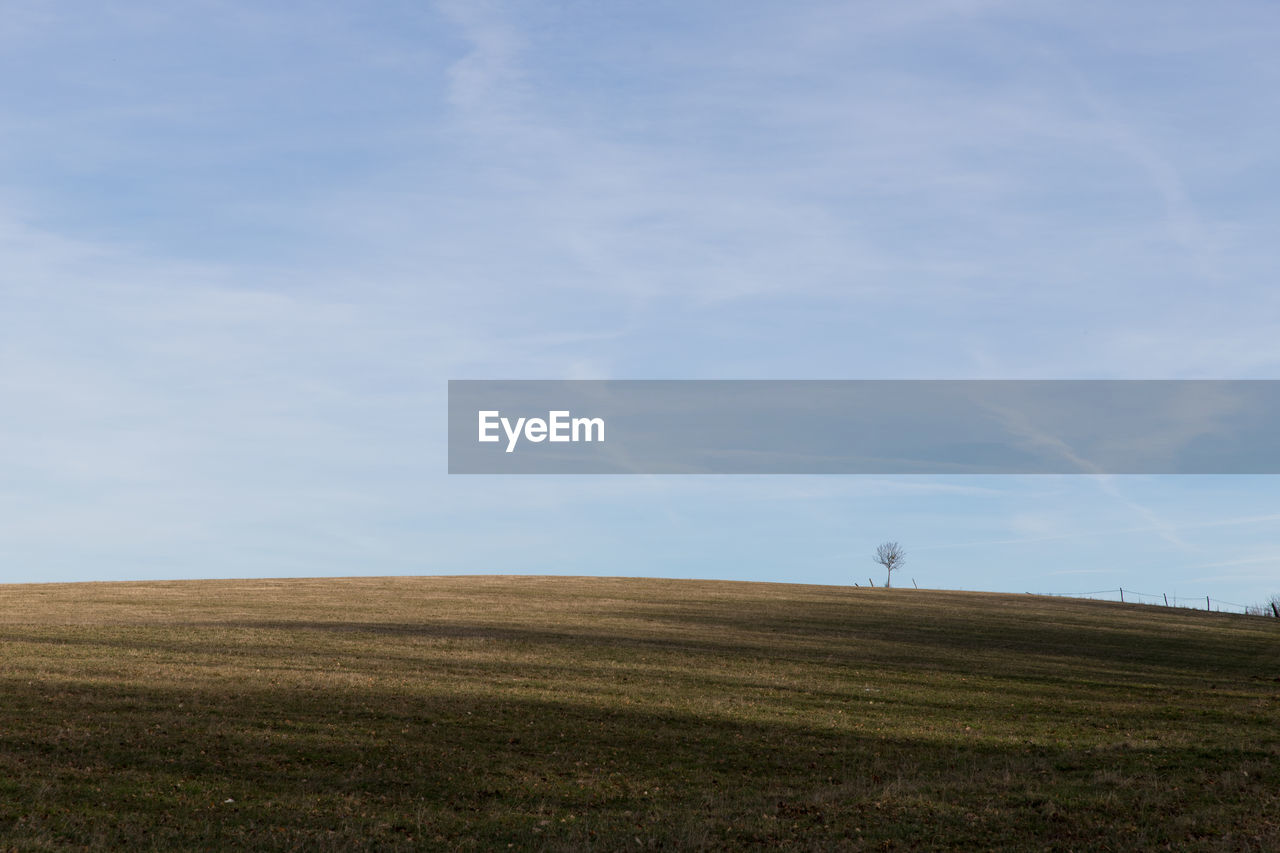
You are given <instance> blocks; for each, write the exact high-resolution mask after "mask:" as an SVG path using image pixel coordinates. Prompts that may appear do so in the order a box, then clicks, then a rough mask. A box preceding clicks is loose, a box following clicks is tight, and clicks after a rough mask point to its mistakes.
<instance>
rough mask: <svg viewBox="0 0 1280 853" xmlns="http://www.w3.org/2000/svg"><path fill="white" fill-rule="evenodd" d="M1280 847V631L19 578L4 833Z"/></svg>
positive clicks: (1113, 611) (1074, 607)
mask: <svg viewBox="0 0 1280 853" xmlns="http://www.w3.org/2000/svg"><path fill="white" fill-rule="evenodd" d="M77 846H78V847H84V846H89V847H93V848H103V847H130V848H135V849H137V848H145V849H151V848H160V849H210V848H222V847H239V848H244V849H255V850H296V849H306V850H317V849H319V850H324V849H335V850H336V849H344V850H345V849H378V850H410V849H476V850H491V849H508V848H510V849H548V850H585V849H601V850H622V849H689V848H693V849H699V848H701V849H707V848H711V849H742V848H757V849H759V848H766V849H774V848H781V849H788V848H793V849H833V848H834V849H938V848H943V849H945V848H963V849H974V848H981V849H1027V848H1035V849H1062V850H1069V849H1090V850H1105V849H1112V850H1131V849H1160V848H1170V849H1178V850H1196V849H1203V850H1218V849H1224V850H1265V849H1270V850H1276V849H1280V620H1275V619H1266V618H1262V617H1249V616H1235V615H1228V614H1220V613H1206V612H1200V611H1191V610H1182V609H1169V608H1159V607H1148V606H1142V605H1123V604H1116V603H1109V602H1095V601H1076V600H1063V599H1046V598H1039V597H1033V596H1014V595H1003V594H999V595H998V594H982V593H962V592H937V591H925V590H919V591H917V590H896V589H895V590H884V589H866V588H862V589H854V588H846V587H820V586H804V585H790V584H754V583H738V582H724V581H681V580H655V579H626V578H567V577H496V576H491V577H437V578H346V579H314V580H313V579H288V580H235V581H175V582H139V583H85V584H42V585H10V586H0V849H3V848H6V847H11V848H15V849H23V850H26V849H62V848H67V847H77Z"/></svg>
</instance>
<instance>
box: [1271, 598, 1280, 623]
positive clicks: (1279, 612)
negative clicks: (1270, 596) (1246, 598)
mask: <svg viewBox="0 0 1280 853" xmlns="http://www.w3.org/2000/svg"><path fill="white" fill-rule="evenodd" d="M1271 612H1272V613H1273V614H1274V615H1275V617H1276V618H1277V619H1280V607H1277V606H1276V603H1275V602H1274V601H1273V602H1271Z"/></svg>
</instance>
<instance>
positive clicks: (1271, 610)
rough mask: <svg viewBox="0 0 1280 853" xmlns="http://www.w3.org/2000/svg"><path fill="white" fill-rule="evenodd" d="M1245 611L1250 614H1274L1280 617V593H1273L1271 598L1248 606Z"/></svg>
mask: <svg viewBox="0 0 1280 853" xmlns="http://www.w3.org/2000/svg"><path fill="white" fill-rule="evenodd" d="M1244 612H1245V613H1248V614H1249V615H1250V616H1274V617H1276V618H1278V619H1280V595H1273V596H1271V598H1270V600H1268V601H1265V602H1263V603H1262V604H1255V605H1253V606H1252V607H1246V608H1245V610H1244Z"/></svg>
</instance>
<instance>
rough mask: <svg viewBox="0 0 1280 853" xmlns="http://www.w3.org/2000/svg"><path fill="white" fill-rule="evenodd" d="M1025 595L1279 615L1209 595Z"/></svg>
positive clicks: (1134, 592) (1263, 607) (1131, 591)
mask: <svg viewBox="0 0 1280 853" xmlns="http://www.w3.org/2000/svg"><path fill="white" fill-rule="evenodd" d="M1027 595H1048V596H1054V597H1058V598H1093V599H1098V600H1100V601H1120V602H1124V603H1125V604H1154V605H1158V606H1162V607H1184V608H1188V609H1191V610H1210V611H1214V612H1218V613H1255V614H1258V615H1266V616H1272V615H1280V614H1274V613H1273V612H1270V609H1271V605H1270V604H1266V605H1248V604H1237V603H1236V602H1234V601H1223V600H1222V599H1219V598H1213V597H1212V596H1208V595H1203V596H1199V595H1197V596H1191V597H1188V596H1185V595H1182V596H1180V595H1177V594H1176V593H1175V594H1174V595H1170V594H1168V593H1165V592H1161V593H1154V592H1140V591H1139V590H1136V589H1125V588H1122V587H1117V588H1116V589H1096V590H1092V591H1090V592H1028V593H1027Z"/></svg>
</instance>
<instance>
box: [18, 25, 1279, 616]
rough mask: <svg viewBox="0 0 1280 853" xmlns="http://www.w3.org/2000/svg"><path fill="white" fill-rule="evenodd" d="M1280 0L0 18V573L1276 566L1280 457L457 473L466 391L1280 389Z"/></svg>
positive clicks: (1197, 575)
mask: <svg viewBox="0 0 1280 853" xmlns="http://www.w3.org/2000/svg"><path fill="white" fill-rule="evenodd" d="M1277 32H1280V8H1277V7H1276V6H1275V4H1271V3H1264V2H1256V3H1248V2H1238V3H1224V4H1215V5H1214V6H1212V7H1210V6H1207V5H1205V4H1202V3H1190V2H1185V3H1184V2H1160V3H1143V2H1134V3H1125V4H1113V3H1088V2H1084V3H1080V2H1076V3H1069V4H1068V3H1042V2H1016V3H1014V2H1008V3H1004V2H978V1H977V0H938V2H930V1H929V0H922V2H919V3H912V4H884V3H849V2H845V3H810V2H796V3H787V4H776V3H762V4H756V3H750V2H746V3H744V2H735V3H697V2H680V3H664V2H644V3H638V2H637V3H615V2H603V3H601V2H591V3H586V2H563V3H553V2H547V3H499V2H493V3H488V2H444V3H438V4H434V5H433V4H429V3H398V2H370V3H362V4H354V3H348V4H339V3H310V4H289V3H262V2H255V3H248V2H243V3H242V2H234V0H226V2H213V1H212V0H211V1H210V2H196V3H189V4H170V3H144V2H120V3H112V4H101V3H77V2H62V3H47V2H36V0H14V2H11V3H8V4H6V11H5V15H4V16H3V20H0V79H3V80H5V85H4V87H3V90H0V391H2V392H3V398H2V401H0V580H7V581H35V580H99V579H115V578H122V579H123V578H173V577H235V576H285V575H355V574H441V573H471V572H499V573H526V572H538V573H543V572H548V573H569V574H621V575H663V576H677V577H686V576H687V577H722V578H739V579H749V580H794V581H805V582H818V583H845V582H850V581H852V580H855V579H856V580H858V582H860V583H861V582H865V576H866V575H868V574H872V572H871V571H870V570H872V569H874V568H875V567H874V565H873V564H872V563H871V560H870V555H871V553H872V551H873V550H874V548H875V546H876V544H878V543H879V542H880V541H882V540H883V539H886V538H888V539H897V540H899V541H900V542H902V544H903V545H904V546H905V547H906V549H907V552H908V566H907V568H906V569H905V570H904V572H905V573H906V574H907V575H908V577H915V578H916V580H917V582H918V583H919V584H920V585H921V586H934V587H951V588H966V589H999V590H1011V591H1017V592H1022V591H1027V590H1031V591H1045V592H1058V591H1063V592H1065V591H1076V590H1092V589H1105V588H1114V587H1119V586H1124V587H1126V588H1132V589H1138V590H1143V591H1151V592H1157V593H1161V592H1167V593H1170V594H1173V593H1175V592H1176V593H1177V594H1178V595H1179V596H1187V597H1194V596H1203V595H1205V594H1210V595H1212V596H1213V597H1214V598H1219V599H1222V600H1225V601H1233V602H1242V603H1246V604H1248V603H1253V602H1255V601H1258V600H1261V599H1262V598H1265V597H1267V596H1269V595H1271V594H1272V593H1275V592H1280V481H1277V480H1276V478H1272V477H1234V478H1229V477H1110V478H1101V477H767V478H766V477H759V478H755V477H722V478H713V477H705V478H700V477H689V478H678V477H653V478H650V477H617V478H614V477H601V478H571V477H546V478H484V477H477V478H466V477H453V478H450V477H448V476H447V475H446V474H445V473H444V471H445V464H446V463H445V451H446V448H445V396H446V384H445V383H446V380H447V379H449V378H476V379H483V378H548V379H560V378H570V379H572V378H619V379H629V378H724V379H735V378H754V379H782V378H831V379H841V378H860V379H862V378H865V379H878V378H946V379H953V378H954V379H965V378H1031V379H1053V378H1150V379H1164V378H1241V379H1253V378H1280V291H1278V290H1277V289H1276V288H1275V287H1274V282H1275V281H1276V280H1277V273H1278V272H1280V263H1278V261H1280V250H1277V248H1276V244H1275V239H1274V235H1276V234H1277V233H1280V221H1278V219H1280V215H1278V210H1277V207H1276V204H1275V199H1276V198H1277V197H1278V196H1280V168H1278V164H1280V160H1278V159H1277V157H1276V155H1275V140H1276V139H1277V138H1280V111H1277V109H1276V105H1275V97H1274V93H1275V92H1276V91H1280V59H1277V57H1276V52H1275V50H1274V43H1275V36H1276V33H1277Z"/></svg>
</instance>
